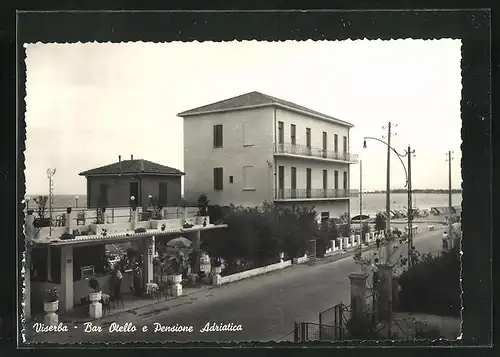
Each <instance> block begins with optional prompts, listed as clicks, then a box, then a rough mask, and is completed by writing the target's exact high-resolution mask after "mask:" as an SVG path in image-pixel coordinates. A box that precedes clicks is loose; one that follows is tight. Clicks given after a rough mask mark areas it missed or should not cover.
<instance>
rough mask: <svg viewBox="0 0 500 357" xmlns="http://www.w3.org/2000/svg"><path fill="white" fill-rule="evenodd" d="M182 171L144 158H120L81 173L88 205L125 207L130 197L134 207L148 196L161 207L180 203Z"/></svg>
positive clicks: (144, 201) (139, 204) (146, 202)
mask: <svg viewBox="0 0 500 357" xmlns="http://www.w3.org/2000/svg"><path fill="white" fill-rule="evenodd" d="M183 175H184V173H183V172H182V171H179V170H177V169H174V168H172V167H168V166H163V165H160V164H157V163H154V162H151V161H147V160H143V159H135V160H134V158H133V156H131V158H130V160H123V161H122V160H121V156H119V157H118V162H115V163H113V164H110V165H107V166H102V167H98V168H96V169H92V170H87V171H84V172H82V173H80V176H85V177H86V178H87V207H88V208H97V207H102V206H105V207H127V206H130V205H131V203H132V202H131V201H130V197H131V196H134V197H135V204H137V206H146V205H148V203H149V199H148V196H149V195H151V196H153V197H155V198H157V199H158V200H159V203H160V204H162V205H163V206H177V205H180V203H181V177H182V176H183Z"/></svg>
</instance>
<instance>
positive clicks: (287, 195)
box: [275, 188, 349, 200]
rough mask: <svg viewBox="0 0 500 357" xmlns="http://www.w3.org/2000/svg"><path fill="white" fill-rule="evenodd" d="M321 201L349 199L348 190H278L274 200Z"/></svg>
mask: <svg viewBox="0 0 500 357" xmlns="http://www.w3.org/2000/svg"><path fill="white" fill-rule="evenodd" d="M308 198H310V199H322V198H349V191H348V190H336V189H326V190H324V189H293V188H287V189H278V190H276V194H275V199H277V200H287V199H291V200H293V199H308Z"/></svg>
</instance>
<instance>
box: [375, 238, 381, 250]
mask: <svg viewBox="0 0 500 357" xmlns="http://www.w3.org/2000/svg"><path fill="white" fill-rule="evenodd" d="M375 243H376V244H377V249H379V248H380V238H378V237H377V239H376V240H375Z"/></svg>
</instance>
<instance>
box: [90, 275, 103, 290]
mask: <svg viewBox="0 0 500 357" xmlns="http://www.w3.org/2000/svg"><path fill="white" fill-rule="evenodd" d="M89 288H90V289H91V290H92V291H93V292H98V291H101V285H100V284H99V280H97V279H96V278H95V277H92V278H90V280H89Z"/></svg>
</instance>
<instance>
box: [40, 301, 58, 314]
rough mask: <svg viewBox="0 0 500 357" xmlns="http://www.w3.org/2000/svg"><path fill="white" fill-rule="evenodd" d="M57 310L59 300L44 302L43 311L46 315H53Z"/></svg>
mask: <svg viewBox="0 0 500 357" xmlns="http://www.w3.org/2000/svg"><path fill="white" fill-rule="evenodd" d="M57 309H59V300H56V301H45V302H44V303H43V310H44V311H45V312H47V313H54V312H56V311H57Z"/></svg>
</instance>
